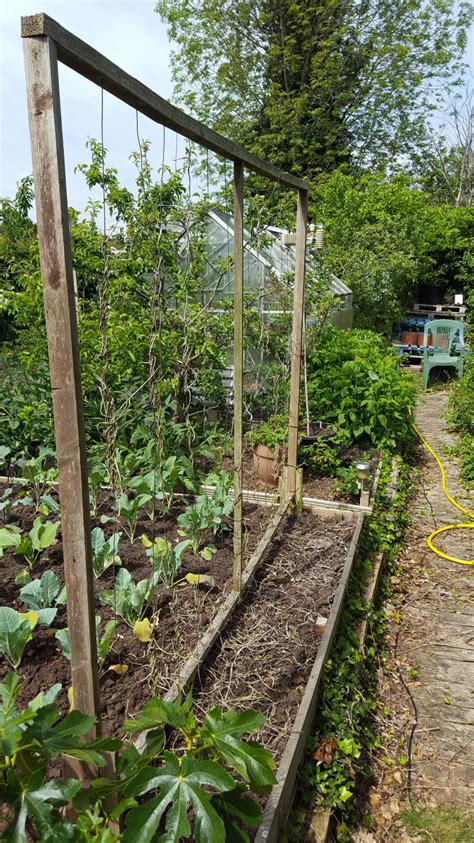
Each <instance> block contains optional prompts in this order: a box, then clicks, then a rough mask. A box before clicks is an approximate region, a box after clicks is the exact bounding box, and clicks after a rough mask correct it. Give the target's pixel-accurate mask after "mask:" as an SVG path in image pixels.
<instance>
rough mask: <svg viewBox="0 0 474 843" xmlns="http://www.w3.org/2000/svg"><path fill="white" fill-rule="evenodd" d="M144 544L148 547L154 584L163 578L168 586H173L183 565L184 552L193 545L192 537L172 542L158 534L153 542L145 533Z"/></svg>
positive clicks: (147, 552)
mask: <svg viewBox="0 0 474 843" xmlns="http://www.w3.org/2000/svg"><path fill="white" fill-rule="evenodd" d="M142 544H143V546H144V547H146V548H147V551H146V554H147V556H148V557H149V559H150V562H151V567H152V572H153V574H152V577H153V581H154V585H155V586H156V585H157V584H158V582H159V580H162V582H164V584H165V585H166V586H167V587H168V588H171V586H172V585H173V581H174V578H175V576H176V574H177V572H178V571H179V569H180V567H181V557H182V555H183V553H184V552H185V551H186V550H188V548H190V547H192V541H191V539H186V540H185V541H182V542H178V544H172V542H169V541H167V540H166V539H163V538H161V536H156V538H155V540H154V542H153V543H152V542H151V541H150V539H149V538H148V536H146V535H143V536H142Z"/></svg>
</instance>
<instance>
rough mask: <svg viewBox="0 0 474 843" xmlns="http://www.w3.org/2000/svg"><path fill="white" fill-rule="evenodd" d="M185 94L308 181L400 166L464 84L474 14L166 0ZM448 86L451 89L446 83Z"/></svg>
mask: <svg viewBox="0 0 474 843" xmlns="http://www.w3.org/2000/svg"><path fill="white" fill-rule="evenodd" d="M156 8H157V11H158V12H159V14H160V15H161V17H162V19H163V20H165V21H166V22H167V23H168V27H169V35H170V37H171V39H172V40H173V41H174V42H175V44H176V49H175V52H174V54H173V74H174V80H175V84H176V95H177V97H178V98H179V99H180V100H181V101H182V102H183V103H184V104H185V105H186V107H187V108H188V109H190V110H191V111H192V112H193V113H195V114H196V115H197V116H198V117H200V118H201V119H204V120H205V121H206V122H208V123H209V124H211V125H212V126H213V127H215V128H216V129H217V130H220V131H224V132H225V133H226V134H227V135H231V136H232V137H234V138H235V139H237V140H240V141H243V142H245V143H246V144H247V145H249V146H251V147H252V148H253V149H254V150H255V151H256V152H259V153H260V154H262V155H266V156H268V157H269V158H271V159H272V160H273V161H275V163H278V164H280V165H281V166H282V167H285V168H287V169H291V170H292V171H293V172H301V173H304V174H305V176H306V177H307V178H311V177H312V176H313V175H317V174H318V173H319V172H321V171H331V170H332V169H334V167H336V166H338V165H340V164H352V165H361V164H362V165H367V164H371V165H372V164H374V163H376V164H380V163H393V160H394V156H397V157H398V158H399V157H400V156H401V155H404V154H407V153H410V152H411V151H412V150H413V149H414V148H416V146H417V144H418V143H419V142H420V141H421V140H422V139H423V138H424V137H425V124H426V116H427V114H428V113H429V111H430V110H431V109H433V108H434V107H435V103H436V102H437V100H438V99H439V97H440V96H441V89H442V87H443V86H444V87H446V86H447V85H450V84H454V83H455V82H456V80H458V78H459V75H460V71H461V67H462V55H463V52H464V49H465V45H466V29H467V27H468V26H469V22H470V20H471V19H472V8H471V7H470V6H469V5H468V4H467V3H465V2H461V3H460V4H456V3H454V2H453V0H359V2H358V0H325V2H324V3H319V2H318V3H316V2H314V0H310V2H302V0H291V2H290V0H256V2H253V3H250V2H248V0H226V2H224V3H223V2H221V0H209V2H207V3H205V4H204V3H203V4H196V3H194V2H192V0H159V2H158V4H157V7H156ZM440 82H442V85H441V84H440Z"/></svg>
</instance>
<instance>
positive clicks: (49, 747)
mask: <svg viewBox="0 0 474 843" xmlns="http://www.w3.org/2000/svg"><path fill="white" fill-rule="evenodd" d="M94 723H95V717H94V716H93V715H87V714H82V713H81V712H80V711H74V710H73V711H70V712H69V713H68V714H66V716H65V717H63V718H62V719H61V718H60V714H59V712H58V709H57V706H56V705H55V704H51V705H46V706H43V707H42V708H41V709H40V710H39V711H38V712H37V716H36V718H35V719H34V721H33V722H32V723H31V725H29V726H28V727H27V730H26V733H25V738H28V740H29V741H31V742H32V743H33V744H36V745H37V746H38V747H39V748H40V749H41V754H42V755H43V756H45V757H46V758H49V759H54V758H58V756H59V755H72V756H74V758H79V759H81V760H82V761H86V762H88V763H90V764H95V765H96V766H97V767H103V766H104V765H105V761H104V758H103V756H102V755H101V754H100V750H110V751H113V750H115V749H117V748H118V747H119V746H120V745H121V741H119V740H114V739H112V738H97V739H96V740H92V741H89V742H88V743H81V742H80V739H81V738H82V737H83V736H84V735H86V734H87V733H88V732H89V731H90V730H91V728H92V726H93V725H94Z"/></svg>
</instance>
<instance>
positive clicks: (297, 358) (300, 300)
mask: <svg viewBox="0 0 474 843" xmlns="http://www.w3.org/2000/svg"><path fill="white" fill-rule="evenodd" d="M307 222H308V192H307V191H306V190H299V191H298V205H297V212H296V253H295V290H294V297H293V327H292V333H291V376H290V410H289V427H288V492H289V495H290V498H291V499H292V500H294V499H295V495H296V463H297V451H298V415H299V403H300V376H301V347H302V335H303V313H304V276H305V265H306V226H307Z"/></svg>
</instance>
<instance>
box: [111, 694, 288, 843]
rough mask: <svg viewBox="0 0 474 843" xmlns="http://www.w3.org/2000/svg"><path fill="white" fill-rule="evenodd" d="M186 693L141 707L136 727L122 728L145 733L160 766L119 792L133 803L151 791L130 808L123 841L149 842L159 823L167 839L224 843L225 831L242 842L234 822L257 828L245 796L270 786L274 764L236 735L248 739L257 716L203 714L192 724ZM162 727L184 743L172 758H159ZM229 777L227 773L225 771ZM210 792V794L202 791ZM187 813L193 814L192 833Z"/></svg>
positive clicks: (134, 722) (131, 722)
mask: <svg viewBox="0 0 474 843" xmlns="http://www.w3.org/2000/svg"><path fill="white" fill-rule="evenodd" d="M191 706H192V699H191V695H190V694H189V695H188V696H187V698H186V699H185V700H184V701H183V700H182V699H181V698H178V700H177V701H176V702H174V703H163V702H162V701H161V700H158V699H156V698H155V699H153V700H151V701H150V702H149V703H147V704H146V705H145V707H144V708H143V711H142V712H141V714H140V715H139V716H138V717H137V718H136V720H129V721H127V722H126V723H125V726H124V728H125V730H126V731H129V732H131V733H132V734H136V733H138V732H142V731H144V730H146V731H147V745H148V747H149V748H150V749H152V750H153V749H155V748H159V753H160V755H161V757H162V758H163V760H164V762H165V763H164V765H163V766H161V767H158V768H156V767H147V768H145V769H144V770H141V771H140V772H139V773H138V775H136V776H135V777H133V778H131V781H130V783H129V784H127V785H126V786H125V788H124V795H125V797H126V798H129V799H130V798H133V799H137V798H138V797H142V796H143V795H145V794H147V793H149V792H150V791H151V790H153V792H154V793H156V792H157V795H156V796H153V797H152V799H151V800H148V801H145V803H144V804H141V805H137V806H136V807H132V808H131V810H130V812H129V813H128V815H127V817H126V828H125V832H124V836H123V839H124V840H135V839H136V837H137V834H139V835H140V839H143V840H151V839H152V838H153V835H154V834H155V833H156V831H157V830H158V828H159V826H160V822H161V821H162V819H164V823H165V832H166V833H167V834H168V835H171V834H173V835H175V837H174V838H173V839H176V840H181V839H182V837H188V836H190V835H192V839H193V840H196V841H201V843H205V841H207V840H211V839H212V840H216V841H224V840H226V839H233V836H230V837H227V836H226V830H227V831H228V832H230V831H232V832H233V834H238V837H237V838H236V839H240V840H242V841H245V840H247V841H248V839H249V838H248V836H247V835H246V834H245V832H243V830H241V829H238V826H237V824H236V822H235V820H236V819H240V818H242V819H244V821H245V820H246V821H247V823H248V825H250V826H257V825H259V823H260V820H261V814H260V811H259V809H258V805H257V803H256V802H254V800H253V799H251V797H250V796H249V795H248V793H247V791H248V788H250V790H253V791H254V792H256V793H268V792H269V790H270V788H271V786H272V785H273V784H274V782H275V777H274V774H273V770H274V767H275V763H274V762H273V760H272V758H271V756H270V755H269V753H268V752H267V751H266V750H264V749H263V748H262V747H260V746H259V745H258V744H255V743H254V742H251V741H243V740H242V735H243V734H244V733H246V732H247V733H248V732H255V731H257V729H258V728H259V727H260V726H261V724H262V722H263V717H262V716H261V715H260V714H257V713H256V712H254V711H246V712H242V713H237V712H235V711H233V710H229V711H227V712H225V713H223V712H222V711H221V710H220V709H219V708H217V707H216V708H213V709H211V710H210V711H209V712H208V713H207V715H206V717H205V719H204V722H203V724H202V725H199V724H198V722H197V721H196V718H195V716H194V714H193V712H192V709H191ZM166 726H170V727H172V728H173V729H175V730H177V731H178V732H179V733H181V735H182V736H183V738H184V739H185V746H186V750H185V751H184V753H183V754H182V755H181V757H180V758H179V759H177V758H176V757H174V756H173V755H172V754H171V753H170V752H167V751H166V750H164V751H162V750H161V747H162V746H163V743H164V729H165V727H166ZM229 770H230V771H231V772H229ZM209 791H210V792H209ZM189 807H192V808H193V815H192V816H193V828H192V827H191V825H190V822H189V820H190V817H189Z"/></svg>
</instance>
